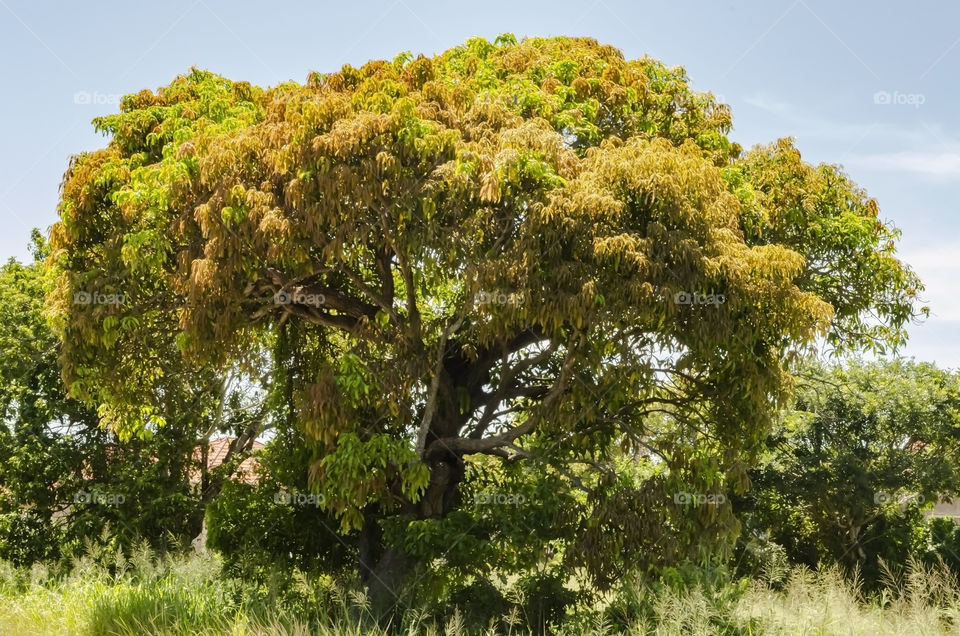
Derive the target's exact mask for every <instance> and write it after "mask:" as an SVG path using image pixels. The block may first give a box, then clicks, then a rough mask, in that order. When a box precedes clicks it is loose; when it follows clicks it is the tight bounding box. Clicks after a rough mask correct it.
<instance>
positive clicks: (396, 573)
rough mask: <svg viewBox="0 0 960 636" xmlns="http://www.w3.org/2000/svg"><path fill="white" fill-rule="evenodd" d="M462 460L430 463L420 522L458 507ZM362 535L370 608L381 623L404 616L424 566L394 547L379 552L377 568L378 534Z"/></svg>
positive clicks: (451, 459) (455, 459)
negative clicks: (375, 545) (373, 548)
mask: <svg viewBox="0 0 960 636" xmlns="http://www.w3.org/2000/svg"><path fill="white" fill-rule="evenodd" d="M463 474H464V471H463V461H462V460H461V459H460V458H459V457H445V458H443V459H441V460H438V461H435V462H432V463H431V464H430V484H429V486H427V490H426V492H425V493H424V495H423V498H422V499H421V500H420V501H419V502H418V505H417V518H418V519H441V518H443V517H444V516H446V515H447V513H449V512H450V511H451V510H453V508H454V506H455V505H456V495H457V487H458V486H459V484H460V481H461V480H462V479H463ZM371 522H372V523H373V524H375V523H376V521H375V520H371ZM366 525H367V524H365V528H364V531H362V532H361V551H360V552H361V562H363V561H366V563H361V569H362V571H365V573H369V578H368V579H367V594H368V596H369V598H370V608H371V611H372V613H373V615H374V617H376V619H377V620H378V621H379V622H380V623H381V625H382V624H385V623H387V622H389V621H390V620H391V619H392V618H394V617H396V616H397V615H398V614H400V613H402V612H403V610H405V609H407V608H408V607H410V605H411V600H412V599H411V595H410V593H411V591H412V589H411V588H412V587H413V585H415V584H416V582H417V578H416V577H417V574H418V572H419V571H420V566H421V565H422V563H421V562H420V560H419V559H418V558H417V557H414V556H412V555H409V554H406V553H405V552H404V551H403V550H401V549H399V548H398V547H395V546H385V547H384V548H383V549H382V551H380V554H379V558H377V559H376V565H375V566H373V567H372V568H370V567H369V566H368V565H367V563H371V562H372V561H373V558H372V557H373V550H372V548H371V546H370V544H371V543H380V541H379V539H380V537H379V532H377V531H376V530H373V529H369V530H368V529H367V527H366Z"/></svg>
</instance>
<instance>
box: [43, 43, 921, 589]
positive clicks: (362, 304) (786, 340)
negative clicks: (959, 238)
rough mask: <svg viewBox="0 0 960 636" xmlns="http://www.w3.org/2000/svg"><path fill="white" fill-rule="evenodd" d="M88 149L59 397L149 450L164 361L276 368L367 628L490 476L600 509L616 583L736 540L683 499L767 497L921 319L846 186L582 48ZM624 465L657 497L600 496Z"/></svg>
mask: <svg viewBox="0 0 960 636" xmlns="http://www.w3.org/2000/svg"><path fill="white" fill-rule="evenodd" d="M95 125H96V126H97V128H98V129H100V130H102V131H104V132H106V133H107V134H108V135H109V136H110V141H109V143H108V145H107V147H106V148H104V149H102V150H98V151H96V152H92V153H87V154H81V155H78V156H77V157H75V158H74V159H73V161H72V162H71V165H70V168H69V170H68V172H67V174H66V177H65V181H64V185H63V196H62V202H61V205H60V222H59V223H58V224H57V225H56V226H54V228H53V230H52V243H53V249H54V254H53V256H52V259H51V262H52V263H53V264H54V265H55V267H56V268H57V269H58V270H59V272H60V284H59V288H58V290H57V292H56V293H55V294H53V296H52V298H51V302H52V304H53V306H54V308H55V310H56V312H57V313H58V315H59V317H60V323H59V324H60V325H61V328H62V336H63V341H64V349H63V366H64V375H65V379H66V380H67V382H68V383H69V384H70V386H71V387H72V390H73V391H74V394H75V395H78V396H82V397H84V398H85V399H88V400H90V401H92V402H94V403H96V404H98V405H99V406H100V409H101V413H102V414H103V417H104V419H105V421H106V422H107V423H109V424H110V425H112V426H114V427H118V428H120V429H123V430H127V429H130V430H132V429H136V428H137V427H141V426H158V425H161V424H162V422H163V418H162V416H161V414H160V413H159V412H158V411H157V410H156V407H155V404H156V400H157V397H158V396H157V395H156V391H155V390H154V385H155V383H156V382H157V381H158V379H159V378H161V377H163V376H164V374H168V373H169V369H170V368H171V363H170V360H169V355H170V354H169V352H170V351H171V348H172V347H174V346H175V347H176V348H177V349H178V350H179V351H180V353H182V355H183V356H185V357H186V359H187V360H189V361H190V364H192V365H193V366H194V367H195V368H197V369H203V368H207V367H210V366H214V367H215V366H217V365H224V364H233V363H242V362H244V361H245V359H246V358H247V357H248V355H249V354H251V352H252V353H253V354H254V355H260V354H262V352H263V351H264V345H263V343H265V342H271V341H274V340H273V339H275V340H276V341H278V342H279V341H282V342H283V343H284V346H283V350H284V351H285V353H284V355H283V356H280V357H277V358H275V362H276V364H277V371H278V372H279V373H283V374H284V375H285V377H286V378H287V379H288V380H289V382H286V383H285V385H286V386H289V391H288V392H287V395H286V400H287V402H288V406H289V407H290V408H291V409H292V411H293V412H295V414H296V415H295V417H296V419H297V421H298V423H299V425H300V426H302V428H303V430H304V431H305V432H307V433H308V434H309V435H310V436H312V437H313V438H315V439H317V440H318V441H319V442H320V443H321V445H320V448H321V451H320V452H319V453H318V455H317V457H316V461H315V463H314V465H313V468H312V469H311V478H312V483H313V484H314V486H315V487H316V488H317V489H318V491H319V492H321V493H322V494H323V495H324V497H325V501H326V505H327V507H328V508H329V509H330V510H331V511H332V512H334V513H335V514H336V515H337V516H338V517H339V519H340V520H341V529H340V531H341V532H342V533H344V534H351V533H358V536H359V539H358V545H359V554H360V558H361V562H362V563H361V566H362V569H363V571H364V572H365V573H366V574H367V575H369V577H370V583H371V588H372V591H373V592H374V596H375V599H383V598H386V599H390V598H392V596H391V595H392V594H393V593H396V592H398V591H399V590H401V589H402V588H403V587H404V584H405V581H406V579H407V578H408V577H409V573H410V572H411V571H412V566H413V565H414V564H413V563H412V559H413V557H412V556H411V555H410V552H409V551H404V550H402V549H400V547H399V544H398V543H397V542H396V541H394V540H392V539H390V538H389V537H385V536H384V535H383V534H382V530H383V529H384V527H385V526H384V524H383V523H382V522H383V520H384V519H385V518H386V517H390V516H399V517H401V518H404V519H409V520H413V521H418V522H421V525H419V526H417V527H418V528H422V527H423V525H422V523H423V522H427V521H429V520H435V519H443V518H445V517H447V516H448V515H449V514H450V513H451V512H453V511H455V510H456V509H457V508H458V507H459V506H460V505H461V503H462V497H461V492H460V489H461V485H462V484H463V482H464V479H465V475H466V474H467V472H468V471H467V470H466V466H467V463H468V462H469V461H470V457H471V456H473V455H488V456H492V457H496V458H500V459H501V460H502V461H504V462H516V461H524V460H533V461H535V462H536V461H539V462H546V463H545V464H543V465H545V466H550V467H551V468H550V470H552V471H557V472H556V473H551V474H566V475H567V476H569V477H570V478H571V479H573V480H575V481H577V482H579V483H578V487H583V488H584V489H585V490H586V491H587V492H588V493H590V494H589V497H592V499H591V501H593V504H594V510H595V512H597V514H598V515H599V516H598V518H597V519H583V520H582V523H583V524H584V526H583V530H584V532H583V533H582V535H581V545H580V546H579V547H580V548H581V550H580V552H581V553H582V554H584V555H586V556H585V557H584V560H585V561H586V562H587V564H588V565H590V566H591V567H592V570H593V571H594V572H596V573H597V574H598V575H602V574H603V569H604V567H603V565H604V564H603V561H602V554H603V552H602V551H600V550H598V549H597V548H599V547H601V545H602V546H605V547H607V548H610V549H622V548H625V546H626V544H627V543H629V542H631V541H632V542H633V544H634V547H636V546H645V547H649V546H650V545H652V544H648V543H645V542H647V541H649V540H650V537H651V536H655V537H656V538H658V539H663V540H664V541H666V543H663V544H661V547H660V548H657V550H659V551H660V554H659V555H657V556H656V557H654V556H650V558H659V557H660V556H662V555H664V554H673V552H677V553H678V554H679V552H682V550H680V548H678V547H677V546H678V545H680V544H679V543H678V542H677V541H672V542H671V541H668V539H669V537H670V536H673V535H677V533H681V532H683V531H684V529H686V530H688V531H691V532H694V531H697V532H699V531H702V530H703V528H705V527H710V528H713V530H714V531H715V533H716V534H717V535H718V536H728V535H729V534H731V533H733V532H735V530H736V522H735V521H734V519H733V517H732V515H731V513H730V509H729V506H717V507H712V506H710V507H707V508H710V509H709V510H706V509H700V510H696V511H692V512H690V513H689V514H688V513H687V512H686V511H687V510H688V508H681V507H678V506H675V505H674V504H673V499H672V496H671V493H673V492H676V491H677V490H678V489H683V488H685V489H687V490H694V491H696V492H716V491H718V489H725V488H728V487H733V488H744V487H746V486H747V475H746V469H747V467H748V465H749V463H750V461H751V458H752V457H753V455H754V454H755V453H756V451H757V449H758V447H759V442H760V441H761V440H762V439H763V435H764V433H765V432H766V431H767V429H768V426H769V422H770V420H771V414H772V412H773V410H774V409H775V407H776V406H777V405H778V404H779V403H780V402H781V401H782V399H783V398H784V396H785V395H786V394H787V391H788V389H789V375H788V373H787V366H786V365H787V363H788V362H789V358H790V356H791V355H795V354H797V353H800V352H802V351H803V350H804V348H805V347H808V346H809V345H810V344H811V343H813V342H814V341H815V339H816V338H817V336H822V337H824V338H825V339H826V341H828V342H831V343H833V344H834V345H836V346H853V347H862V346H874V347H883V346H886V345H894V346H895V345H897V344H899V342H900V341H901V340H902V338H903V333H902V327H903V326H904V324H905V323H907V322H908V321H909V320H910V319H911V318H913V317H914V316H915V315H916V310H915V309H914V304H913V303H914V300H915V297H916V294H917V291H918V289H920V285H919V282H918V281H917V280H916V277H915V276H914V275H913V273H912V272H911V271H910V270H909V269H908V268H906V267H905V266H903V265H901V264H900V263H899V262H898V261H897V260H896V258H895V255H894V248H893V239H895V238H896V233H895V231H894V230H892V229H890V228H889V227H888V226H887V225H885V224H884V223H883V222H881V221H880V220H879V219H878V210H877V206H876V204H875V203H874V202H873V201H872V200H871V199H869V198H868V197H867V196H866V194H865V193H864V192H862V191H861V190H860V189H859V188H858V187H856V186H855V185H854V184H853V183H852V182H850V181H849V179H848V178H847V177H846V176H845V175H844V174H843V173H842V171H841V170H840V169H839V168H837V167H834V166H820V167H813V166H810V165H808V164H806V163H804V162H803V161H802V160H801V159H800V156H799V153H798V152H797V150H796V149H795V148H794V147H793V146H792V144H791V142H789V141H780V142H778V143H776V144H774V145H772V146H769V147H763V148H758V149H756V150H754V151H752V152H750V153H747V154H745V155H744V154H743V153H742V152H741V149H740V147H739V146H738V145H736V144H734V143H731V142H730V141H729V140H728V138H727V133H728V132H729V130H730V126H731V117H730V111H729V108H728V107H727V106H726V105H723V104H718V103H716V101H715V100H714V98H713V96H712V95H710V94H709V93H697V92H694V91H692V90H691V89H690V87H689V84H688V80H687V77H686V74H685V71H684V69H682V68H679V67H677V68H668V67H665V66H664V65H663V64H661V63H659V62H656V61H654V60H651V59H646V58H645V59H640V60H627V59H624V57H623V55H622V54H621V53H620V52H619V51H617V50H616V49H614V48H613V47H610V46H604V45H600V44H598V43H596V42H595V41H593V40H589V39H583V38H567V37H559V38H551V39H541V38H533V39H528V40H524V41H523V42H519V43H518V42H517V41H516V40H515V39H514V38H513V37H512V36H509V35H507V36H501V37H499V38H497V40H496V41H495V42H494V43H490V42H488V41H486V40H484V39H482V38H474V39H471V40H470V41H468V42H467V43H466V44H464V45H462V46H459V47H456V48H454V49H451V50H449V51H446V52H445V53H442V54H440V55H438V56H436V57H432V58H429V57H424V56H419V57H413V56H412V55H410V54H406V53H404V54H401V55H399V56H397V58H396V59H394V60H393V61H372V62H369V63H367V64H365V65H364V66H363V67H362V68H359V69H357V68H353V67H350V66H344V67H343V68H342V69H341V70H340V71H337V72H332V73H326V74H322V73H315V74H312V75H311V76H310V77H309V78H308V81H307V83H306V84H305V85H302V86H301V85H298V84H295V83H292V82H291V83H285V84H281V85H278V86H276V87H273V88H270V89H261V88H258V87H255V86H251V85H250V84H248V83H246V82H233V81H230V80H227V79H225V78H222V77H220V76H217V75H214V74H212V73H209V72H205V71H199V70H192V71H191V72H189V73H188V74H186V75H183V76H180V77H177V78H176V79H175V80H174V81H173V82H172V83H171V84H170V85H169V86H166V87H163V88H161V89H159V90H157V91H156V92H152V91H149V90H144V91H141V92H140V93H137V94H135V95H129V96H127V97H125V98H124V99H123V101H122V103H121V107H120V113H118V114H114V115H109V116H105V117H101V118H99V119H97V120H95ZM78 292H87V293H90V294H93V296H92V297H94V298H97V296H96V294H97V293H99V294H101V296H99V298H109V294H111V293H112V294H121V293H122V294H123V295H124V299H125V302H123V303H114V304H96V303H91V304H88V305H77V304H74V303H73V299H74V295H75V294H76V293H78ZM618 445H619V446H621V447H623V448H625V449H627V450H628V451H631V452H635V453H636V454H637V456H638V457H640V456H641V455H642V456H643V457H645V458H646V459H645V460H643V461H646V462H648V463H650V465H651V467H652V468H651V470H653V471H654V472H656V473H657V475H658V477H657V479H655V480H651V481H650V482H649V484H654V485H655V487H653V486H650V485H649V484H648V485H647V486H645V487H643V488H632V487H630V488H625V489H624V488H621V489H618V490H616V492H613V491H612V490H611V489H610V488H609V487H608V486H610V484H611V483H612V482H611V480H614V481H615V474H611V473H610V471H609V466H608V464H605V462H606V460H608V459H609V458H610V457H611V453H612V452H613V451H614V449H615V448H616V447H617V446H618ZM638 461H640V460H638ZM582 462H590V463H591V464H592V465H594V466H596V467H597V469H598V471H597V472H596V474H594V473H590V474H587V475H585V476H584V477H577V475H578V474H580V475H583V474H584V473H583V471H580V472H579V473H575V472H571V471H570V470H568V469H569V468H570V467H571V466H572V465H575V464H577V463H581V464H582ZM538 465H539V464H538ZM664 515H666V516H664ZM630 519H640V520H643V519H646V521H644V522H637V523H635V522H633V521H631V520H630ZM615 531H616V532H619V535H618V538H616V539H615V540H614V542H615V543H614V544H611V543H610V540H609V538H608V535H609V534H610V533H611V532H615ZM651 533H652V534H651ZM664 546H667V547H664ZM670 546H672V547H670ZM640 552H641V553H643V552H649V551H648V550H646V549H644V550H640Z"/></svg>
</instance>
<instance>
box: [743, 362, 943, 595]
mask: <svg viewBox="0 0 960 636" xmlns="http://www.w3.org/2000/svg"><path fill="white" fill-rule="evenodd" d="M768 448H769V455H768V456H767V458H766V459H765V461H764V463H763V464H762V466H760V467H758V468H757V469H756V470H755V471H754V472H753V473H752V480H753V484H754V489H753V490H752V491H751V492H750V493H749V495H748V497H747V498H746V500H745V501H744V506H743V508H742V509H741V510H740V512H741V516H742V517H743V519H744V522H745V523H746V525H747V527H748V530H749V531H748V533H747V536H757V535H761V534H763V535H766V537H767V538H768V539H769V540H770V541H774V542H776V543H778V544H780V545H782V546H783V547H784V548H785V549H786V551H787V555H788V556H789V558H790V560H791V562H792V563H794V564H803V565H807V566H809V567H813V568H816V567H818V566H823V565H832V564H840V565H843V566H844V567H846V568H848V569H850V570H852V569H853V568H854V567H859V568H860V570H861V572H862V573H863V574H864V577H865V579H866V581H867V582H868V583H869V584H871V585H873V584H876V583H877V582H878V579H879V578H880V577H879V574H880V570H879V568H880V565H879V560H881V559H882V560H883V561H885V562H886V563H887V565H888V566H890V567H892V568H895V567H896V566H902V565H905V563H906V561H907V559H908V557H909V556H911V555H912V556H914V557H918V558H921V557H923V556H924V555H925V554H926V552H927V551H928V550H931V551H933V552H939V553H940V554H941V556H945V557H946V560H947V561H948V562H956V561H957V559H958V556H957V555H950V554H949V551H947V550H944V549H943V548H947V547H948V546H950V545H951V544H952V542H953V538H952V536H951V533H944V529H943V528H941V527H939V526H940V525H942V524H938V527H937V528H932V529H928V528H924V524H923V523H922V520H923V509H924V508H927V509H929V508H930V507H931V506H932V505H933V504H935V503H936V502H937V501H938V500H939V498H940V497H947V498H949V497H953V496H956V494H957V493H958V492H960V466H958V464H957V457H958V456H960V377H958V375H957V374H955V373H951V372H947V371H943V370H940V369H937V368H936V367H934V366H933V365H930V364H926V363H914V362H908V361H892V362H887V361H884V362H873V363H850V364H848V365H845V366H835V367H832V368H828V367H822V366H821V367H816V368H813V369H811V371H810V373H809V374H807V375H806V376H805V377H804V379H803V381H802V384H801V387H800V390H799V392H798V396H797V402H796V405H795V407H794V410H792V411H788V412H785V414H784V417H783V419H782V422H781V424H780V425H779V426H778V427H777V428H776V430H775V431H774V432H773V433H772V434H771V436H770V438H769V441H768ZM931 533H933V536H928V535H930V534H931ZM928 541H929V542H930V543H934V544H939V546H941V548H937V547H936V546H934V545H931V546H927V545H924V543H926V542H928Z"/></svg>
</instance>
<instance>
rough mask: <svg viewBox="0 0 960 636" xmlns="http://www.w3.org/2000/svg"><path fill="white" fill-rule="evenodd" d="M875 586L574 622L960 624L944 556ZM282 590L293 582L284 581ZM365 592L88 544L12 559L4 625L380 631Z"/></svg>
mask: <svg viewBox="0 0 960 636" xmlns="http://www.w3.org/2000/svg"><path fill="white" fill-rule="evenodd" d="M893 578H894V577H891V580H890V581H889V585H888V587H887V588H886V589H885V590H884V591H883V592H882V593H881V594H879V595H872V596H871V597H870V598H865V596H864V595H863V594H862V593H861V592H860V591H859V589H858V586H857V585H856V584H855V583H854V582H851V581H849V580H845V579H844V578H843V577H841V576H840V575H839V574H838V573H836V572H832V571H825V572H818V573H813V572H810V571H805V570H797V571H794V572H793V573H792V574H791V575H790V576H789V577H787V579H786V580H785V581H784V582H783V584H782V585H780V586H779V587H778V588H777V589H774V588H773V587H771V586H769V585H767V584H764V583H760V582H749V581H741V582H739V583H737V584H731V585H727V586H724V587H721V588H719V589H710V590H708V589H705V588H684V589H679V590H677V589H660V590H659V591H653V590H652V589H648V588H635V589H632V590H631V591H629V592H621V596H620V597H619V599H618V600H619V603H620V605H619V606H621V607H622V606H624V604H626V606H632V607H634V608H639V609H638V614H639V616H637V617H636V618H635V619H634V620H632V621H631V622H630V623H629V624H626V625H625V624H624V623H623V622H622V621H618V620H617V616H616V612H611V611H609V609H610V608H607V609H608V611H606V612H604V611H602V610H603V608H600V607H594V608H590V607H581V608H578V609H577V610H576V611H575V612H569V613H568V615H567V620H565V622H564V624H563V625H562V626H560V627H559V628H554V629H548V630H547V633H558V634H560V633H562V634H616V633H634V634H645V633H649V634H662V635H670V634H751V635H759V634H870V635H876V634H956V633H960V632H958V626H960V600H958V596H960V586H958V584H957V581H956V580H955V578H953V577H952V576H950V575H949V574H946V573H944V572H943V571H941V570H939V569H936V568H923V567H919V566H918V567H914V568H913V570H912V571H910V572H909V573H907V574H906V575H905V576H903V577H902V579H901V580H899V581H894V580H893ZM281 590H282V591H281ZM528 618H529V617H525V616H523V615H522V614H521V612H519V611H517V610H516V609H514V610H512V611H511V612H508V613H507V614H506V615H504V616H502V617H500V618H499V619H494V620H493V621H492V622H491V624H489V625H467V624H465V620H464V618H463V616H462V615H461V614H460V613H459V611H457V609H455V608H452V607H451V608H450V609H449V611H448V612H446V613H445V615H428V614H427V613H425V612H421V611H415V610H414V611H408V612H407V613H406V614H405V615H404V616H403V618H402V619H401V620H400V621H399V622H397V623H395V624H394V625H392V629H391V630H390V633H400V634H436V635H441V634H442V635H444V636H457V635H460V634H516V635H520V634H529V633H531V629H530V628H528V627H525V626H524V625H525V624H529V623H527V619H528ZM381 631H382V630H379V629H377V628H374V627H373V626H372V625H371V621H370V616H369V613H368V612H367V611H366V603H365V599H364V598H363V595H362V594H359V593H358V592H356V591H354V592H350V591H344V589H343V588H342V587H341V586H338V585H334V584H333V582H332V581H331V580H329V579H324V578H321V579H315V580H310V579H308V578H307V577H304V576H302V575H295V576H294V578H293V580H292V581H287V585H282V586H281V585H277V586H273V585H270V584H267V585H262V584H261V585H254V584H252V583H250V582H248V581H244V580H239V579H235V578H230V577H226V576H224V575H223V574H222V568H221V563H220V562H219V560H218V559H217V558H216V557H215V556H196V555H190V556H175V557H170V558H159V557H157V556H155V555H153V554H151V553H150V552H149V551H147V550H142V551H139V552H138V553H136V554H134V555H132V556H130V557H129V558H127V557H124V556H123V555H110V557H109V559H107V560H105V559H104V555H95V556H88V557H85V558H83V559H80V560H78V561H75V562H74V564H73V566H72V567H71V568H70V569H69V572H66V573H64V572H59V573H56V572H53V571H51V570H49V569H47V568H45V567H42V566H35V567H34V568H32V569H29V570H23V569H20V570H18V569H16V568H13V567H12V566H10V565H9V564H2V565H0V634H3V635H7V634H11V635H18V636H23V635H28V634H29V635H32V634H63V635H75V634H80V635H82V634H90V635H93V634H235V635H241V634H243V635H246V634H263V635H274V634H277V635H279V634H303V635H307V634H321V635H334V634H357V635H360V634H377V633H381Z"/></svg>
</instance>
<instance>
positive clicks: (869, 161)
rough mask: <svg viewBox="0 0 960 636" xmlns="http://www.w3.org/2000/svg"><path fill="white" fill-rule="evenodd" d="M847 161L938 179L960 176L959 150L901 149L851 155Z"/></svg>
mask: <svg viewBox="0 0 960 636" xmlns="http://www.w3.org/2000/svg"><path fill="white" fill-rule="evenodd" d="M847 163H849V164H851V165H855V166H858V167H861V168H864V169H866V170H876V171H878V172H900V173H910V174H919V175H922V176H925V177H930V178H933V179H940V180H950V179H957V178H960V151H942V152H918V151H902V152H887V153H878V154H870V155H852V156H851V157H850V158H849V159H847Z"/></svg>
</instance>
